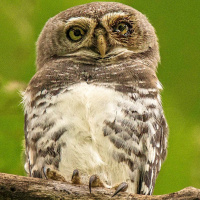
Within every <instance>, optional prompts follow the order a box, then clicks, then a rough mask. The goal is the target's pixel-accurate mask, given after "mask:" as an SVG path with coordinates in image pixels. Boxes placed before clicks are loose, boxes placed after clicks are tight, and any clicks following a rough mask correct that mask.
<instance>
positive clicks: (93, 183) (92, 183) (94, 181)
mask: <svg viewBox="0 0 200 200" xmlns="http://www.w3.org/2000/svg"><path fill="white" fill-rule="evenodd" d="M92 187H104V185H103V183H102V182H101V180H100V178H99V177H98V176H97V175H96V174H95V175H92V176H91V177H90V179H89V190H90V193H91V190H92Z"/></svg>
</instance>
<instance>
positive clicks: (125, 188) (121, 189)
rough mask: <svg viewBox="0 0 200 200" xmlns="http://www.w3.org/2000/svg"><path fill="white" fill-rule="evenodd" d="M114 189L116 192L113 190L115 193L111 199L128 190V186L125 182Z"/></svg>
mask: <svg viewBox="0 0 200 200" xmlns="http://www.w3.org/2000/svg"><path fill="white" fill-rule="evenodd" d="M114 188H115V189H116V190H115V193H114V194H113V195H112V197H114V196H115V195H116V194H118V193H119V192H125V191H126V190H127V188H128V184H127V183H126V182H122V183H121V184H119V185H117V186H115V187H114Z"/></svg>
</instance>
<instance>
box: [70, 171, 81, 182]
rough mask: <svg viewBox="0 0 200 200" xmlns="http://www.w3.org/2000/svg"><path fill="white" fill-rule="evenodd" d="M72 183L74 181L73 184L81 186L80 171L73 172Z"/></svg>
mask: <svg viewBox="0 0 200 200" xmlns="http://www.w3.org/2000/svg"><path fill="white" fill-rule="evenodd" d="M71 181H72V183H73V184H80V176H79V171H78V169H75V170H74V171H73V174H72V179H71Z"/></svg>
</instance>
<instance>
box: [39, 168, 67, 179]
mask: <svg viewBox="0 0 200 200" xmlns="http://www.w3.org/2000/svg"><path fill="white" fill-rule="evenodd" d="M43 173H44V177H45V178H46V179H51V180H55V181H63V182H66V179H65V178H64V177H63V176H62V175H61V174H60V172H59V171H57V170H55V169H51V168H49V167H43Z"/></svg>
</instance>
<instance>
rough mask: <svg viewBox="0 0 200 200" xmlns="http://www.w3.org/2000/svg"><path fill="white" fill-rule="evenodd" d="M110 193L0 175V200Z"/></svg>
mask: <svg viewBox="0 0 200 200" xmlns="http://www.w3.org/2000/svg"><path fill="white" fill-rule="evenodd" d="M113 192H114V190H112V189H106V188H92V194H90V193H89V189H88V186H87V185H73V184H71V183H67V182H60V181H52V180H44V179H38V178H31V177H24V176H17V175H11V174H4V173H0V199H3V200H4V199H6V200H10V199H19V200H33V199H34V200H35V199H37V200H46V199H50V200H51V199H52V200H53V199H54V200H66V199H81V200H82V199H87V200H93V199H96V200H97V199H98V200H101V199H104V200H106V199H111V196H112V194H113ZM112 199H116V200H118V199H121V200H123V199H127V200H144V199H145V200H158V199H159V200H160V199H165V200H171V199H176V200H184V199H189V200H197V199H200V189H197V188H194V187H187V188H184V189H183V190H180V191H178V192H175V193H171V194H165V195H157V196H146V195H138V194H128V193H126V192H122V193H120V194H118V195H116V196H115V197H113V198H112Z"/></svg>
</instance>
